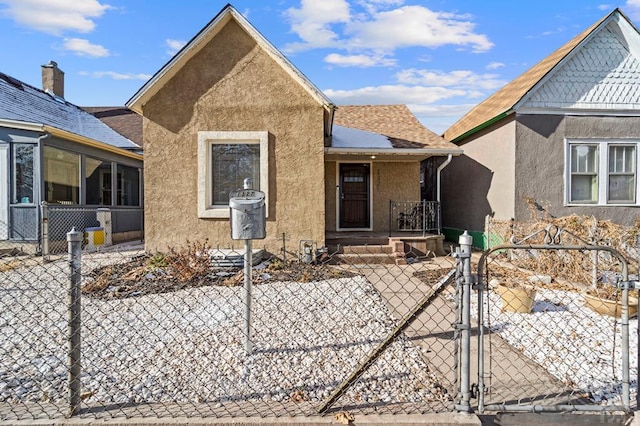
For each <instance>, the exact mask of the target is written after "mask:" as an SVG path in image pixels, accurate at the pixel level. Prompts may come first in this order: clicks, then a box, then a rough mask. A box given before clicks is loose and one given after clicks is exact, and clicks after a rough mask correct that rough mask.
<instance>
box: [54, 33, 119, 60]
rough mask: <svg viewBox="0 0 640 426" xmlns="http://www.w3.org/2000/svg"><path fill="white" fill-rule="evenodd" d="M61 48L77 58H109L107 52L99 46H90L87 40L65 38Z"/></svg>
mask: <svg viewBox="0 0 640 426" xmlns="http://www.w3.org/2000/svg"><path fill="white" fill-rule="evenodd" d="M63 46H64V48H65V49H66V50H70V51H72V52H73V53H74V54H76V55H78V56H91V57H94V58H104V57H107V56H109V50H107V49H105V48H104V47H102V46H100V45H99V44H91V42H89V40H85V39H83V38H65V39H64V43H63Z"/></svg>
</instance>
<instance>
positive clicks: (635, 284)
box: [618, 281, 640, 290]
mask: <svg viewBox="0 0 640 426" xmlns="http://www.w3.org/2000/svg"><path fill="white" fill-rule="evenodd" d="M618 288H619V289H620V290H640V281H619V282H618Z"/></svg>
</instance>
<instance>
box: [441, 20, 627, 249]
mask: <svg viewBox="0 0 640 426" xmlns="http://www.w3.org/2000/svg"><path fill="white" fill-rule="evenodd" d="M444 137H445V138H446V139H447V140H450V141H452V142H454V143H455V144H457V145H459V146H460V147H461V148H463V149H464V155H463V156H460V157H458V158H455V159H454V160H453V161H452V163H451V165H450V166H449V167H447V169H445V170H444V172H443V178H442V184H443V206H444V210H443V221H444V222H443V224H444V227H445V231H446V232H447V237H448V238H452V239H453V238H455V236H456V235H457V234H459V233H460V232H462V231H463V230H465V229H468V230H469V231H473V232H474V234H475V235H474V238H475V241H474V243H475V244H476V245H482V235H481V233H482V231H483V230H484V223H485V217H486V216H487V215H493V216H494V217H495V218H497V219H509V218H515V219H516V220H526V219H529V218H530V217H531V214H530V210H529V208H530V206H531V207H533V208H534V209H545V210H546V211H547V213H548V214H550V215H553V216H565V215H571V214H577V215H589V216H591V215H593V216H596V217H597V218H600V219H609V220H612V221H613V222H617V223H621V224H631V223H633V222H634V221H635V220H636V219H637V217H638V213H639V212H640V209H638V206H639V205H640V186H639V185H638V168H637V165H638V155H640V34H639V33H638V30H637V29H636V28H635V27H634V26H633V25H632V24H631V22H630V21H629V19H628V18H627V17H626V16H624V15H623V14H622V12H621V11H620V10H618V9H616V10H614V11H613V12H612V13H611V14H609V15H608V16H606V17H605V18H603V19H602V20H600V21H598V22H596V23H595V24H594V25H593V26H591V27H590V28H588V29H587V30H586V31H584V32H583V33H581V34H579V35H578V36H577V37H575V38H574V39H572V40H571V41H569V42H568V43H567V44H565V45H564V46H562V47H561V48H560V49H558V50H556V51H555V52H554V53H552V54H551V55H549V56H548V57H546V58H545V59H543V60H542V61H541V62H539V63H538V64H537V65H535V66H534V67H532V68H531V69H529V70H528V71H526V72H525V73H524V74H522V75H521V76H519V77H518V78H516V79H515V80H513V81H511V82H510V83H508V84H507V85H506V86H504V87H503V88H502V89H501V90H499V91H498V92H496V93H495V94H493V95H492V96H490V97H489V98H488V99H486V100H485V101H483V102H481V103H480V104H478V105H477V106H476V107H474V108H473V109H472V110H471V111H469V112H468V113H467V114H466V115H465V116H463V117H462V118H461V119H460V120H459V121H458V122H456V123H455V124H453V125H452V126H451V127H450V128H449V129H448V130H447V131H446V132H445V133H444Z"/></svg>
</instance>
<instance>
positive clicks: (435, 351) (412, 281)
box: [364, 257, 585, 409]
mask: <svg viewBox="0 0 640 426" xmlns="http://www.w3.org/2000/svg"><path fill="white" fill-rule="evenodd" d="M443 268H444V269H451V268H453V264H452V258H450V257H438V258H436V259H433V260H431V261H429V262H425V263H424V264H421V265H420V264H411V265H406V266H389V265H386V266H380V267H372V268H370V269H366V270H365V271H364V272H365V274H366V275H367V278H368V280H369V281H370V282H371V283H372V284H373V285H374V286H375V287H376V289H377V290H378V291H379V292H380V294H381V295H382V296H383V298H384V300H385V301H386V303H387V306H388V308H389V310H390V311H391V313H392V314H393V315H394V317H395V318H396V319H397V320H400V319H402V318H403V317H404V316H405V314H407V312H409V311H410V310H411V309H412V308H413V307H414V306H415V305H416V304H417V303H418V302H419V301H420V299H422V297H423V296H424V295H425V294H426V293H427V291H429V290H430V288H431V286H430V285H427V284H425V283H424V282H423V281H421V280H420V279H418V278H416V277H415V276H413V273H414V272H416V271H419V270H422V269H443ZM433 284H435V282H434V283H433ZM454 292H455V284H451V285H449V288H448V289H446V290H445V291H444V293H442V294H441V295H440V297H438V298H436V299H435V301H434V302H433V303H432V304H431V305H430V306H428V307H427V308H426V309H425V310H424V311H423V312H422V314H420V316H418V317H417V319H416V320H415V321H414V322H413V323H412V324H411V326H410V327H409V328H408V329H407V331H406V332H405V333H406V335H407V336H408V337H409V338H410V339H411V340H412V341H413V342H414V343H415V344H416V345H419V346H420V347H421V348H422V349H423V351H422V352H423V354H425V357H426V358H427V360H428V362H429V365H430V366H431V367H432V368H435V369H437V370H438V372H439V373H440V374H441V376H442V377H444V378H445V379H446V382H447V385H448V386H449V387H450V389H451V391H452V392H455V390H456V389H458V385H457V378H456V377H455V371H456V368H455V364H456V362H459V360H457V359H456V348H455V346H454V345H455V343H454V327H453V324H454V323H456V322H457V320H456V317H457V315H456V306H455V295H454ZM474 323H475V324H476V326H475V329H472V339H471V383H472V384H474V383H476V384H477V383H478V364H477V359H478V343H479V342H478V332H477V322H475V321H474V320H472V328H473V327H474ZM483 342H484V359H485V386H486V387H487V393H485V401H484V403H485V405H489V404H540V405H542V404H544V405H557V404H561V403H562V404H566V403H574V404H575V403H585V400H583V399H580V400H575V399H573V396H571V395H568V394H567V390H566V388H565V386H564V385H563V384H562V383H560V382H559V381H558V380H557V379H555V378H554V377H552V376H551V375H550V374H548V373H547V372H546V371H545V370H544V369H543V368H542V367H540V366H539V365H538V364H536V363H534V362H532V361H531V360H529V359H528V358H526V357H525V356H524V355H522V354H521V353H520V352H518V351H516V350H515V349H513V348H512V347H511V346H510V345H508V344H507V343H505V342H504V341H503V340H502V339H501V338H500V337H499V336H498V335H495V334H493V335H492V334H490V333H485V335H484V337H483ZM477 402H478V401H477V399H473V400H472V407H473V408H474V409H476V408H477Z"/></svg>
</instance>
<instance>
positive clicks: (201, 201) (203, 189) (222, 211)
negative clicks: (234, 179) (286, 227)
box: [198, 131, 269, 219]
mask: <svg viewBox="0 0 640 426" xmlns="http://www.w3.org/2000/svg"><path fill="white" fill-rule="evenodd" d="M214 144H259V145H260V188H253V189H259V190H260V191H262V192H264V193H265V204H266V207H267V209H266V211H267V212H268V211H269V132H260V131H257V132H240V131H238V132H217V131H201V132H198V217H199V218H203V219H211V218H214V219H215V218H229V206H228V205H227V206H221V205H213V203H212V200H211V198H212V197H211V183H212V165H211V146H212V145H214ZM238 189H240V188H238ZM267 215H268V213H267Z"/></svg>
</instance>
